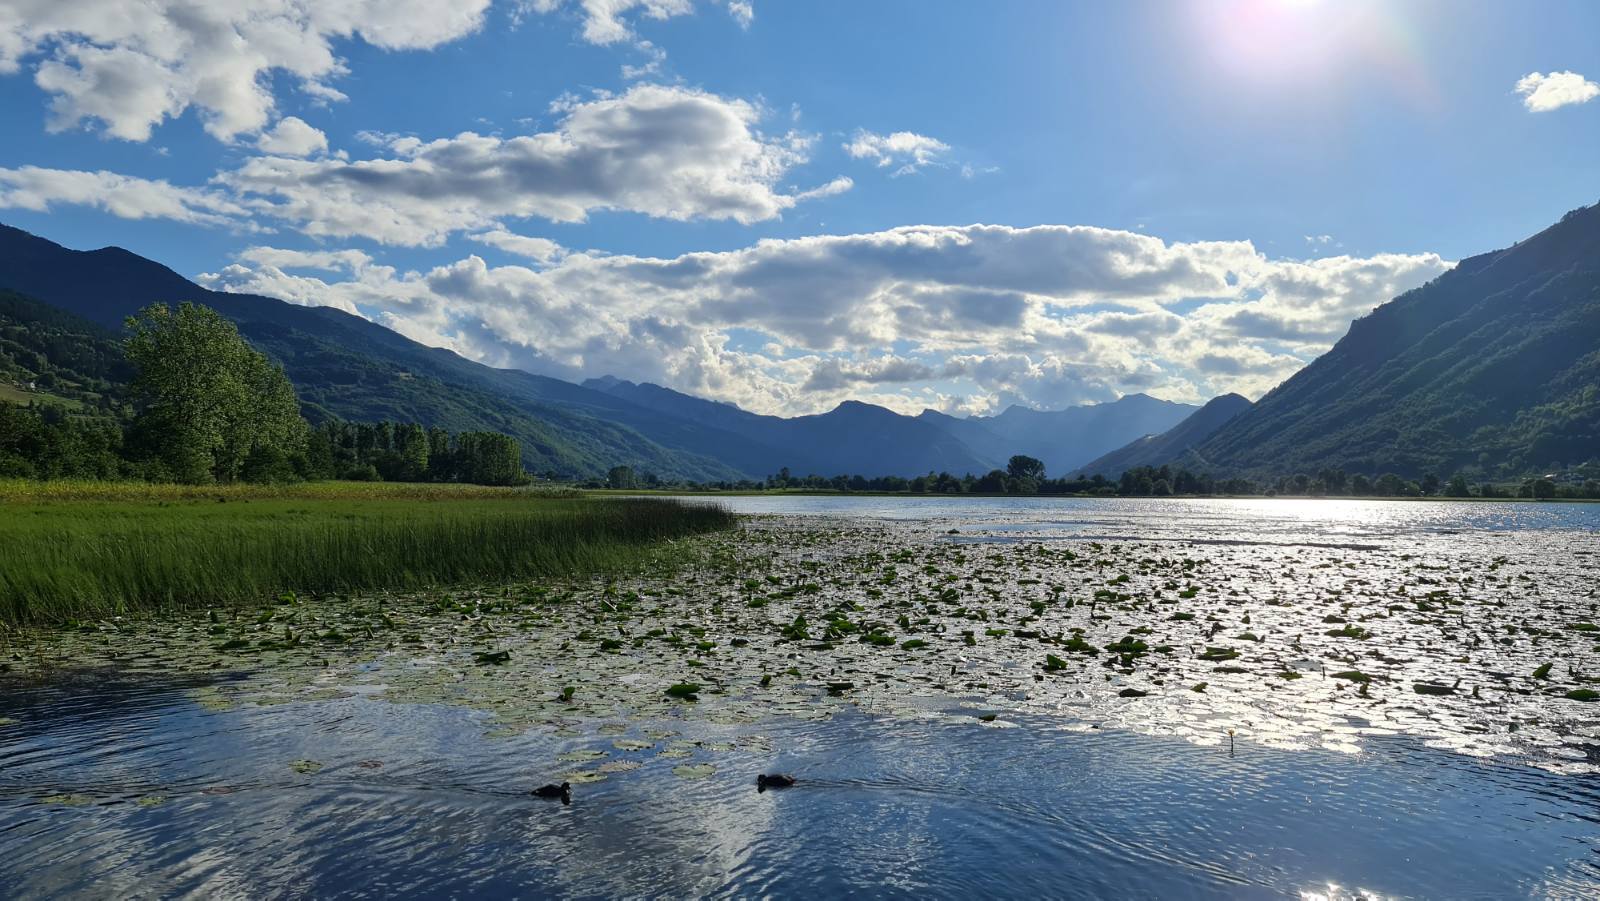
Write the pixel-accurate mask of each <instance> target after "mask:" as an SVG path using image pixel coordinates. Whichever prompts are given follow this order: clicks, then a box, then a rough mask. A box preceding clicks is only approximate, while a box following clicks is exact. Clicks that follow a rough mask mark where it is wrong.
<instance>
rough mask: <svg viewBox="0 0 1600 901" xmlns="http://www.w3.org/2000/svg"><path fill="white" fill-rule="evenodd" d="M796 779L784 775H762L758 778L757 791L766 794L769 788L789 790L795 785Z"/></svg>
mask: <svg viewBox="0 0 1600 901" xmlns="http://www.w3.org/2000/svg"><path fill="white" fill-rule="evenodd" d="M794 783H795V778H794V777H793V776H786V775H784V774H783V773H762V774H761V775H759V776H757V777H756V791H758V792H764V791H766V790H767V789H769V788H788V787H789V786H791V785H794Z"/></svg>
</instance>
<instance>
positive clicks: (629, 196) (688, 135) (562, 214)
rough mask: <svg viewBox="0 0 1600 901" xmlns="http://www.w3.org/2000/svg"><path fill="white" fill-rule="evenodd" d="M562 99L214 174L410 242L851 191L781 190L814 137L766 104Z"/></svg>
mask: <svg viewBox="0 0 1600 901" xmlns="http://www.w3.org/2000/svg"><path fill="white" fill-rule="evenodd" d="M560 108H561V110H562V111H563V113H564V118H563V119H562V120H561V121H560V123H559V125H558V126H557V127H556V128H555V129H554V130H552V131H547V132H541V133H538V134H531V135H524V136H518V137H509V138H507V137H499V136H491V135H479V134H474V133H472V132H464V133H462V134H459V135H456V136H455V137H453V138H440V139H437V140H431V141H423V140H420V139H417V138H411V137H387V138H383V137H377V136H375V139H377V140H385V141H386V144H387V149H388V151H389V155H388V156H387V157H384V158H379V159H367V160H346V159H317V160H301V159H288V158H283V157H263V158H256V159H252V160H248V161H247V162H246V163H245V164H244V165H242V166H241V167H239V168H238V169H236V170H233V171H230V172H227V173H224V174H222V175H221V176H219V178H218V181H219V182H220V183H221V184H223V185H225V186H227V187H228V188H230V189H231V190H233V191H235V192H236V193H237V194H238V195H239V196H240V197H245V198H252V199H254V200H255V201H256V202H258V204H259V206H260V207H261V209H262V211H263V213H264V214H266V215H271V216H275V217H278V218H281V219H284V220H287V221H289V222H292V223H294V224H296V225H297V226H298V227H299V228H300V229H301V230H302V231H304V232H305V233H307V234H311V235H317V236H328V237H350V236H363V237H367V238H371V239H373V240H376V241H380V242H383V243H388V244H406V245H436V244H438V243H440V242H441V241H443V240H444V239H445V237H446V236H448V235H449V234H451V233H452V232H456V231H464V230H478V229H486V228H492V227H494V226H495V225H496V224H498V221H499V220H500V219H502V218H505V217H513V218H521V217H539V218H543V219H548V220H553V221H557V222H573V221H580V220H582V219H584V218H585V217H586V216H587V215H588V214H589V213H590V212H591V211H594V210H627V211H631V212H638V213H644V214H646V215H649V216H655V217H658V218H664V219H678V220H688V219H731V220H734V221H737V222H741V223H751V222H758V221H762V220H766V219H772V218H775V217H777V216H778V215H779V214H781V213H782V212H783V211H784V210H786V209H789V208H790V207H792V206H794V205H795V204H796V203H798V202H800V201H801V200H805V199H810V198H813V197H817V196H822V195H824V194H827V193H837V192H838V191H839V190H843V189H846V188H847V187H848V184H846V183H844V182H840V181H837V180H836V181H835V182H833V183H830V185H828V186H825V187H824V188H823V189H820V190H814V191H810V192H801V193H800V194H797V195H790V194H784V193H781V192H780V191H779V190H778V189H777V188H776V185H777V183H778V181H779V179H781V178H782V177H783V176H784V175H786V174H787V173H788V172H789V170H790V169H791V168H793V167H794V166H796V165H797V164H799V163H801V162H804V161H805V160H806V158H807V152H808V148H809V139H808V138H806V137H805V136H803V135H799V134H796V133H793V132H791V133H787V134H784V135H779V136H767V135H765V134H763V133H762V132H761V131H760V130H759V128H758V123H759V120H760V119H761V116H762V112H761V110H760V109H759V108H758V107H756V106H755V105H754V104H751V103H748V102H746V101H743V100H737V99H728V98H724V97H720V96H718V95H715V94H710V93H706V92H704V91H698V90H693V89H689V88H683V87H669V86H662V85H637V86H635V87H633V88H631V89H629V90H628V91H627V92H626V93H623V94H620V95H617V96H600V97H597V98H595V99H592V100H589V101H587V102H577V101H569V102H567V103H564V104H562V106H561V107H560Z"/></svg>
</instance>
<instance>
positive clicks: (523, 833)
mask: <svg viewBox="0 0 1600 901" xmlns="http://www.w3.org/2000/svg"><path fill="white" fill-rule="evenodd" d="M176 697H181V695H177V696H176ZM149 715H150V716H153V717H154V718H155V719H156V720H159V721H160V722H159V725H160V728H161V729H163V730H167V731H174V732H181V733H182V735H183V738H184V739H185V742H186V744H187V747H185V748H182V749H179V748H177V747H175V746H173V745H171V744H150V743H140V742H132V743H130V744H128V745H127V746H126V747H124V749H123V753H122V754H121V755H119V758H118V759H117V760H114V761H113V760H110V759H106V758H103V757H96V756H81V755H80V756H74V757H70V758H68V760H67V762H66V763H65V764H64V765H52V766H29V765H24V766H23V767H22V770H23V771H22V772H18V771H15V770H13V769H10V768H8V770H7V771H6V773H5V775H4V778H3V781H0V786H3V791H0V828H3V831H0V884H4V885H6V886H8V894H9V895H11V896H16V897H42V896H55V895H62V894H71V895H89V896H103V897H127V896H131V895H137V894H156V895H174V894H195V895H203V896H283V895H296V896H327V895H334V894H338V895H348V896H354V897H362V896H386V897H387V896H394V895H403V896H442V895H462V894H470V895H477V896H526V895H541V896H545V895H549V896H563V897H596V896H612V895H619V894H629V895H637V894H641V893H642V894H661V895H669V896H681V895H699V894H721V895H733V896H751V895H768V896H776V897H789V896H819V895H820V896H826V897H832V896H839V895H845V894H852V893H854V894H870V895H907V896H919V897H970V896H972V895H977V894H984V895H992V896H999V897H1022V896H1030V895H1033V896H1040V895H1043V896H1049V897H1084V898H1090V897H1110V896H1117V897H1122V896H1130V895H1137V896H1144V897H1151V896H1155V897H1173V896H1184V897H1230V898H1240V897H1244V898H1250V897H1281V896H1294V895H1300V896H1301V897H1324V896H1326V897H1333V898H1344V897H1382V896H1385V895H1422V896H1433V897H1463V896H1468V895H1471V896H1478V897H1517V896H1534V895H1550V896H1557V897H1576V896H1582V895H1592V893H1593V892H1594V891H1597V890H1600V871H1597V869H1596V868H1595V865H1594V862H1593V857H1594V850H1593V849H1594V844H1595V839H1596V836H1597V831H1596V829H1595V823H1594V819H1593V816H1592V814H1591V812H1590V811H1592V809H1593V806H1594V805H1595V804H1596V802H1597V801H1600V796H1597V794H1596V792H1595V790H1594V786H1592V785H1589V784H1587V783H1582V782H1579V781H1577V780H1571V779H1563V778H1561V777H1555V776H1550V775H1548V774H1543V773H1539V772H1538V771H1535V770H1530V769H1527V768H1518V767H1508V766H1503V765H1497V764H1492V763H1484V762H1481V761H1473V760H1469V759H1466V758H1461V757H1457V756H1452V755H1448V754H1441V753H1439V752H1435V751H1431V750H1429V749H1427V748H1425V747H1421V746H1420V745H1418V744H1416V743H1414V742H1410V741H1407V740H1404V739H1385V740H1381V741H1378V742H1375V743H1372V744H1370V745H1369V752H1368V753H1366V754H1363V755H1361V756H1359V757H1350V756H1347V755H1341V754H1335V753H1322V752H1315V751H1313V752H1305V753H1294V754H1291V753H1285V752H1280V751H1274V750H1272V749H1268V748H1263V747H1260V746H1258V745H1254V744H1250V743H1241V745H1240V746H1239V748H1238V753H1237V754H1236V755H1234V756H1232V757H1230V756H1228V754H1227V752H1226V748H1225V747H1216V748H1202V747H1197V746H1195V745H1192V744H1188V743H1185V742H1182V741H1176V740H1167V739H1158V738H1148V737H1140V736H1137V735H1133V734H1130V733H1126V732H1121V731H1114V730H1088V731H1063V730H1062V729H1060V728H1058V725H1059V724H1058V723H1056V722H1054V721H1052V720H1049V719H1040V718H1033V717H1013V718H1012V721H1013V723H1014V724H1015V727H1014V728H1009V729H993V728H982V727H978V726H975V725H964V726H957V725H952V721H951V720H949V719H948V718H946V719H943V720H931V719H930V720H923V721H917V720H905V719H899V718H893V717H872V716H866V715H860V714H852V715H841V716H839V717H836V718H834V719H833V720H831V721H828V722H825V723H816V722H790V723H786V724H782V725H780V726H778V727H777V728H771V727H765V726H764V727H763V730H764V732H763V736H764V737H765V738H766V739H767V740H768V741H769V742H770V744H771V746H772V747H773V748H774V750H772V751H770V752H767V753H756V754H744V755H735V754H725V755H723V756H718V757H715V762H716V765H717V767H718V769H717V772H716V773H715V775H713V776H712V777H710V778H708V779H704V780H695V781H686V780H683V779H680V778H677V777H674V776H673V775H672V774H671V770H670V765H671V764H674V763H676V762H678V761H676V760H671V759H669V760H659V759H655V758H653V757H651V756H650V755H649V754H644V755H642V756H641V760H642V767H641V768H640V769H639V770H637V771H635V772H634V773H632V774H630V775H631V777H632V778H628V779H616V780H608V781H606V782H603V783H598V784H594V785H585V786H579V787H577V788H576V790H575V792H574V803H573V804H572V806H571V807H562V806H560V805H551V804H545V803H537V802H536V801H535V800H534V799H531V798H528V797H527V796H526V795H525V794H524V793H525V792H526V791H527V789H528V788H529V787H531V786H532V785H533V784H537V781H538V780H539V778H540V777H542V776H543V775H544V774H543V773H540V772H538V771H537V768H536V764H537V762H538V761H542V760H548V759H549V758H550V756H551V755H552V753H553V752H554V751H555V750H556V749H557V748H559V747H562V746H563V745H562V744H561V739H560V738H559V737H556V736H553V735H550V734H548V733H546V734H529V735H526V736H522V737H520V738H518V739H515V740H511V741H509V742H505V741H500V742H497V741H493V740H488V739H483V738H481V737H477V736H478V735H479V734H480V732H481V729H480V728H475V724H474V723H473V722H472V721H473V720H474V719H475V718H477V715H475V714H473V713H471V712H470V711H464V710H461V709H459V708H449V707H440V706H435V705H415V706H405V707H401V706H395V705H389V704H383V703H381V702H377V701H373V700H368V699H363V698H349V699H343V700H339V701H333V702H316V703H308V704H295V705H283V706H279V707H274V708H270V709H240V710H232V711H206V710H203V709H200V708H198V707H192V706H191V709H190V710H188V711H187V712H183V713H179V712H177V711H170V712H168V713H166V714H154V713H151V714H149ZM968 722H969V723H970V722H971V721H970V720H968ZM152 725H154V723H152ZM673 725H674V726H682V725H683V724H677V723H675V724H673ZM93 728H94V727H93V726H92V725H90V724H88V723H87V722H86V721H82V720H78V721H74V722H73V723H72V724H71V725H70V727H68V726H67V725H65V724H51V728H50V729H49V730H47V732H45V733H34V734H33V735H30V736H27V737H22V738H18V737H16V736H8V737H6V738H4V739H0V741H3V742H4V743H5V746H6V747H7V748H8V749H9V750H12V751H16V750H17V749H18V746H21V747H23V748H24V749H26V748H28V747H32V746H35V745H38V744H41V743H49V744H51V745H53V746H57V747H60V746H62V745H70V744H72V743H74V742H77V741H82V740H84V739H85V738H86V737H87V735H86V734H85V733H88V732H91V731H92V730H93ZM699 728H700V730H701V731H698V732H694V733H686V736H687V737H690V738H695V739H701V740H705V741H707V742H715V741H732V740H735V739H737V738H738V737H739V736H740V735H741V734H744V733H745V732H747V731H748V727H745V728H740V727H725V726H724V727H717V726H713V725H702V726H701V727H699ZM64 730H65V731H64ZM74 730H76V731H74ZM462 735H473V736H474V739H473V740H470V741H463V740H462V739H461V736H462ZM241 749H248V750H247V751H244V752H243V756H244V758H245V759H244V761H243V763H242V764H240V765H238V766H235V765H234V762H235V761H236V760H237V758H238V756H239V755H241ZM300 755H310V756H312V757H314V758H315V759H318V760H321V761H323V762H325V764H326V766H325V768H324V769H323V770H321V771H320V772H318V773H315V774H310V775H303V774H295V773H292V772H291V771H290V770H289V769H288V768H287V767H286V766H285V762H286V761H287V760H290V759H293V758H295V757H297V756H300ZM24 756H26V755H24ZM373 757H377V758H379V759H381V760H382V761H383V762H384V766H383V767H382V768H381V769H377V770H372V769H367V768H362V767H359V766H356V762H357V761H358V760H363V759H369V758H373ZM130 769H131V770H142V771H147V772H158V773H161V774H163V779H162V784H160V785H158V786H147V787H146V788H147V789H150V790H155V789H159V790H160V791H162V792H164V793H165V801H164V802H163V803H161V804H159V805H156V806H141V805H139V804H137V803H131V802H130V801H129V797H128V792H127V786H125V785H124V784H122V782H121V780H123V779H124V778H125V774H126V772H127V771H129V770H130ZM768 769H782V770H786V771H794V772H798V773H799V774H801V776H802V782H801V783H800V784H799V785H798V786H796V787H795V788H794V789H792V790H788V791H784V792H768V793H764V794H763V793H758V792H757V791H756V790H755V788H754V783H753V778H754V777H753V774H754V773H756V772H760V771H763V770H768ZM222 783H226V784H232V785H236V786H238V787H239V790H238V791H235V792H232V793H228V794H208V793H206V792H205V791H203V790H199V789H200V787H201V786H207V785H214V784H222ZM63 790H71V791H80V792H81V791H89V792H92V793H93V794H94V800H95V803H93V804H89V805H87V806H83V807H63V806H60V805H54V804H41V803H40V801H39V796H40V795H42V794H44V793H46V792H49V793H59V792H60V791H63ZM119 801H120V802H121V803H113V802H119ZM1357 885H1359V886H1363V887H1370V890H1371V894H1368V895H1358V894H1357V893H1356V891H1355V890H1354V889H1347V888H1339V887H1341V886H1357ZM1330 886H1332V888H1330ZM1363 890H1366V888H1364V889H1363ZM1341 893H1342V894H1341Z"/></svg>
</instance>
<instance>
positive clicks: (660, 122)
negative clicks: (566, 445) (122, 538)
mask: <svg viewBox="0 0 1600 901" xmlns="http://www.w3.org/2000/svg"><path fill="white" fill-rule="evenodd" d="M60 6H62V4H54V3H49V2H43V0H0V110H3V115H4V121H5V123H6V124H7V129H6V133H7V140H6V141H5V142H4V145H3V146H0V221H4V222H7V223H9V224H13V225H17V226H20V227H22V228H26V229H28V230H30V231H34V232H37V233H39V234H42V235H45V236H47V237H50V238H52V239H54V240H57V241H59V242H61V243H64V244H66V245H68V246H73V247H97V246H103V245H107V244H117V245H121V246H124V247H128V248H129V249H132V250H134V251H136V252H138V253H141V254H144V255H146V256H150V257H152V258H154V259H157V260H160V261H162V262H165V263H167V264H168V265H171V266H172V267H173V268H175V269H177V270H178V271H180V272H182V273H184V274H185V275H189V276H191V277H195V278H197V279H199V280H201V281H202V282H204V283H206V284H208V285H211V286H213V287H217V288H223V289H230V290H240V291H250V292H255V293H261V294H268V295H272V296H277V297H282V298H285V299H290V300H294V301H296V302H300V303H318V304H328V305H333V306H339V307H342V308H344V309H347V310H350V311H351V312H355V313H357V314H359V315H364V316H367V317H369V318H372V319H374V320H376V321H379V322H383V323H385V324H387V325H390V326H391V327H394V328H396V329H397V330H399V331H402V332H403V333H405V334H408V335H410V336H412V337H415V338H417V339H419V340H424V341H427V342H429V343H433V344H438V345H441V346H448V347H451V348H453V349H455V350H457V351H459V352H461V353H463V354H466V355H468V356H471V357H473V358H476V359H480V360H483V361H485V362H489V363H492V364H495V365H506V366H521V367H524V368H528V369H532V370H535V371H540V372H545V373H549V374H553V375H558V376H561V377H565V378H573V379H581V378H584V377H589V376H595V375H601V374H607V373H610V374H616V375H620V376H623V377H628V378H635V379H647V380H652V381H657V382H661V383H663V384H668V385H670V386H672V387H676V388H679V389H682V390H686V391H691V392H694V393H699V394H703V395H707V396H713V397H718V398H721V399H726V400H731V401H734V402H737V403H740V404H741V405H744V406H747V407H750V408H753V409H758V410H762V411H770V412H783V413H799V412H812V411H815V410H820V409H826V408H828V407H831V406H832V405H834V404H836V403H837V402H838V401H840V400H842V399H844V398H846V397H855V398H862V399H869V400H874V401H877V402H880V403H885V404H888V405H890V406H894V407H896V408H898V409H902V410H907V411H914V410H916V409H919V408H921V407H923V406H933V407H939V408H942V409H947V410H951V411H956V412H959V411H972V412H983V411H992V410H996V409H999V408H1002V407H1003V406H1005V405H1007V404H1009V403H1026V404H1031V405H1036V406H1042V407H1057V406H1062V405H1066V404H1070V403H1079V402H1085V401H1099V400H1106V399H1110V398H1113V397H1116V396H1118V395H1120V394H1122V393H1127V392H1131V391H1147V392H1149V393H1152V394H1156V395H1158V396H1164V397H1170V398H1173V399H1177V400H1186V401H1199V400H1203V399H1205V398H1206V397H1209V396H1212V395H1214V394H1216V393H1221V392H1223V391H1240V392H1242V393H1246V394H1249V395H1251V396H1258V395H1259V394H1261V393H1263V392H1264V391H1265V390H1268V389H1270V387H1271V386H1272V385H1274V384H1276V383H1277V382H1278V381H1281V380H1282V378H1284V377H1286V376H1287V375H1289V374H1290V373H1292V372H1293V371H1294V370H1295V369H1296V368H1298V367H1299V366H1300V365H1303V364H1304V362H1305V361H1307V360H1309V359H1311V358H1313V357H1314V356H1316V355H1317V354H1318V353H1321V352H1322V351H1323V350H1325V349H1326V348H1327V347H1328V346H1329V345H1330V344H1331V343H1332V342H1333V341H1334V340H1336V339H1337V338H1338V337H1339V336H1340V335H1341V334H1342V333H1343V331H1344V329H1345V327H1346V326H1347V324H1348V322H1349V320H1350V319H1351V318H1352V317H1354V316H1358V315H1361V314H1362V313H1364V312H1365V311H1366V310H1369V309H1371V307H1372V306H1374V305H1376V304H1377V303H1381V302H1382V301H1383V300H1386V299H1387V298H1388V297H1390V296H1392V295H1393V294H1395V293H1398V292H1399V291H1402V290H1405V289H1407V288H1410V287H1413V286H1415V285H1417V284H1420V283H1422V282H1423V281H1426V280H1427V279H1428V278H1431V277H1433V276H1435V275H1437V274H1439V273H1440V272H1441V271H1443V270H1444V269H1445V268H1447V266H1448V265H1449V263H1450V262H1451V261H1454V260H1457V259H1460V258H1461V257H1463V256H1466V255H1470V254H1473V253H1477V252H1481V251H1484V250H1488V249H1493V248H1496V247H1500V246H1504V245H1506V244H1509V243H1511V242H1512V241H1515V240H1517V239H1519V238H1521V237H1524V236H1526V235H1527V234H1530V233H1532V232H1533V231H1536V230H1538V229H1540V228H1542V227H1544V226H1545V225H1547V224H1549V223H1551V222H1553V221H1554V220H1555V219H1556V218H1558V217H1559V216H1560V215H1561V214H1562V213H1563V212H1565V211H1566V210H1568V209H1571V208H1573V207H1576V206H1579V205H1583V204H1587V203H1592V202H1594V201H1596V200H1597V199H1600V154H1597V153H1596V152H1595V150H1594V148H1596V147H1600V84H1597V81H1600V41H1596V40H1595V35H1600V5H1597V4H1594V3H1590V2H1570V3H1557V2H1546V3H1540V4H1538V5H1537V6H1536V7H1533V8H1528V7H1525V6H1524V5H1520V4H1510V3H1459V2H1408V3H1366V2H1360V0H1340V2H1336V0H1231V2H1230V0H1215V2H1191V3H1184V2H1164V3H1157V2H1125V3H1116V4H1106V3H1093V4H1090V3H1082V4H1078V3H1065V2H1007V3H1000V4H993V3H983V4H978V3H966V4H963V3H956V2H948V3H945V2H940V3H927V2H909V0H908V2H887V0H886V2H870V3H863V2H853V3H829V2H777V0H752V2H750V3H739V2H733V3H729V2H725V0H698V2H696V0H520V2H511V3H506V2H499V3H490V2H488V0H469V2H465V3H459V4H452V5H449V6H448V8H447V9H443V10H441V9H440V8H439V7H442V6H444V5H442V4H431V3H426V2H421V0H414V2H412V3H409V4H408V3H404V2H387V3H379V2H375V0H352V2H351V3H349V4H346V5H344V6H341V7H339V8H338V10H336V11H335V10H331V9H330V5H329V4H305V3H296V2H291V0H215V2H210V3H205V4H200V5H186V4H183V3H176V2H167V0H161V2H151V3H147V4H137V5H136V4H131V3H128V2H126V0H122V2H116V0H83V2H81V3H75V4H71V5H70V6H71V9H65V10H64V9H60V8H58V7H60Z"/></svg>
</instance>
